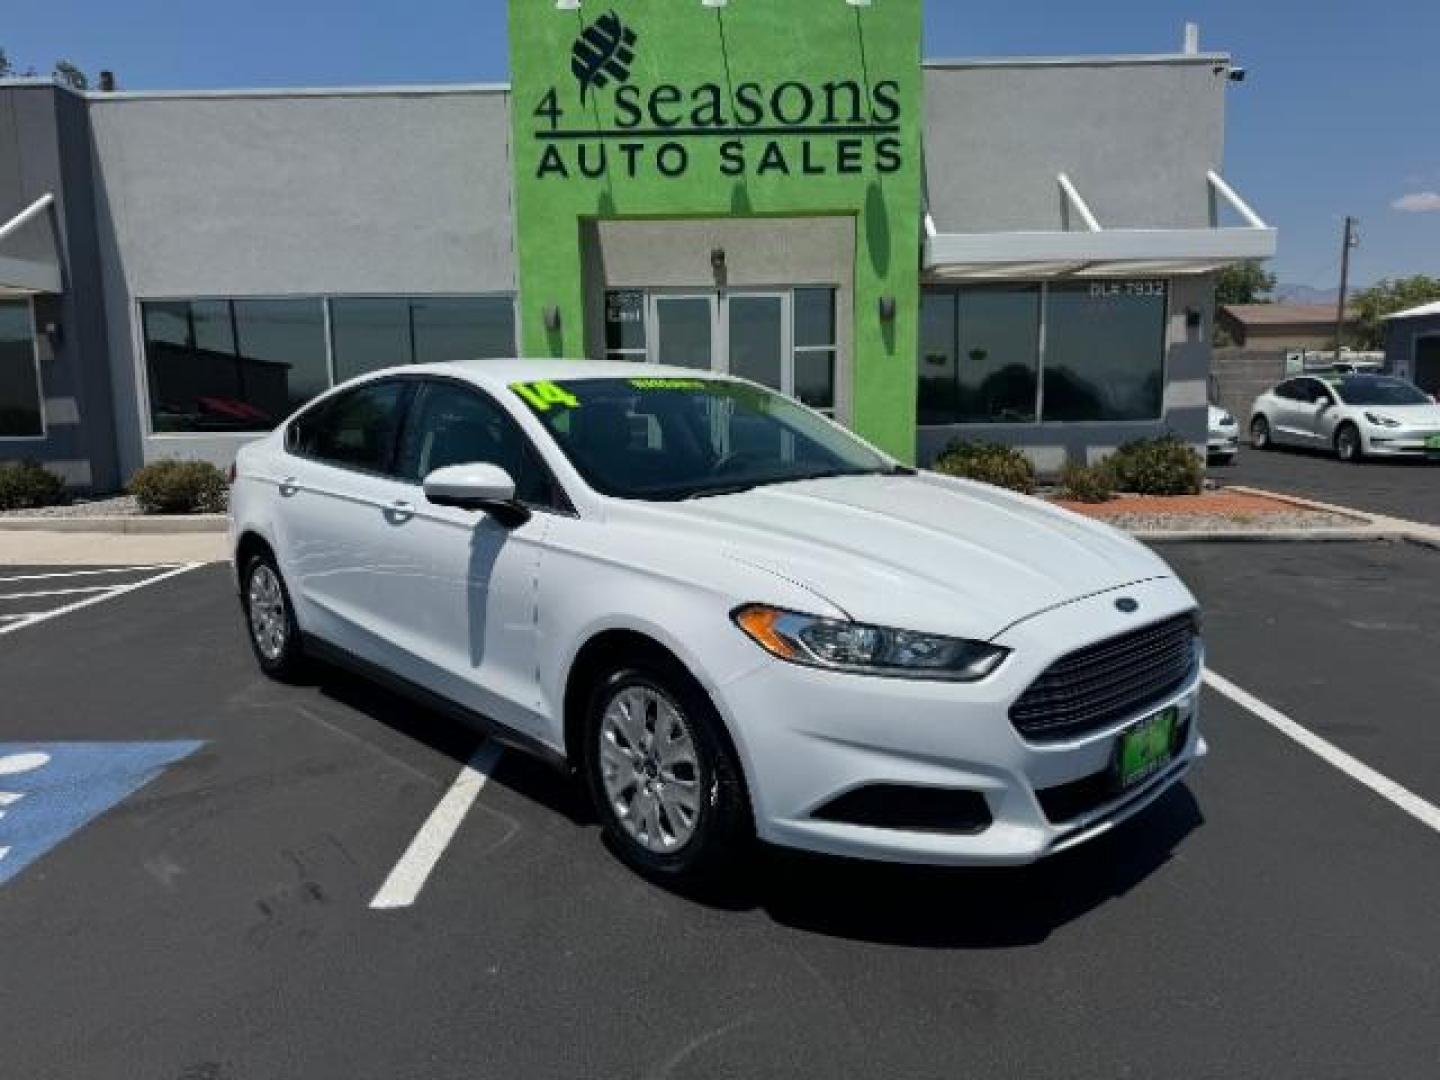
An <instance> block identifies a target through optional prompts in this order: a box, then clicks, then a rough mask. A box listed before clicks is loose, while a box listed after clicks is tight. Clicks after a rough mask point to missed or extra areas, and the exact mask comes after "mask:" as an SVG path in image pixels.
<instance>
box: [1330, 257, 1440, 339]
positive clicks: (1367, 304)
mask: <svg viewBox="0 0 1440 1080" xmlns="http://www.w3.org/2000/svg"><path fill="white" fill-rule="evenodd" d="M1432 300H1440V278H1432V277H1427V276H1426V275H1425V274H1416V275H1415V276H1414V277H1407V278H1382V279H1381V280H1380V281H1378V282H1376V283H1375V284H1374V285H1372V286H1370V288H1368V289H1361V290H1360V291H1359V292H1357V293H1356V294H1355V297H1354V299H1353V300H1351V302H1350V304H1351V306H1352V307H1353V308H1354V310H1355V328H1354V331H1353V335H1354V338H1355V343H1356V347H1357V348H1361V349H1380V348H1384V346H1385V324H1384V322H1383V321H1382V320H1383V319H1384V318H1385V316H1386V315H1391V314H1394V313H1395V312H1397V311H1404V310H1405V309H1406V308H1412V307H1419V306H1420V305H1421V304H1428V303H1430V302H1431V301H1432Z"/></svg>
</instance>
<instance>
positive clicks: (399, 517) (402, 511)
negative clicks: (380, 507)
mask: <svg viewBox="0 0 1440 1080" xmlns="http://www.w3.org/2000/svg"><path fill="white" fill-rule="evenodd" d="M414 516H415V507H414V505H413V504H412V503H408V502H406V501H405V500H404V499H396V500H395V501H394V502H392V503H391V504H390V505H389V506H387V507H385V517H386V519H387V520H388V521H390V522H392V523H394V524H397V525H399V524H403V523H405V522H407V521H409V520H410V519H411V518H412V517H414Z"/></svg>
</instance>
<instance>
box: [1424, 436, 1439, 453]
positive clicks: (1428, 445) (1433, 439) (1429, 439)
mask: <svg viewBox="0 0 1440 1080" xmlns="http://www.w3.org/2000/svg"><path fill="white" fill-rule="evenodd" d="M1425 449H1426V450H1440V435H1426V436H1425Z"/></svg>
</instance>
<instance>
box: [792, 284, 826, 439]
mask: <svg viewBox="0 0 1440 1080" xmlns="http://www.w3.org/2000/svg"><path fill="white" fill-rule="evenodd" d="M793 302H794V305H795V312H794V314H795V319H794V322H795V395H794V396H795V397H796V398H798V399H799V400H800V401H802V402H804V403H805V404H806V405H809V406H810V408H812V409H818V410H820V411H821V412H823V413H827V414H833V412H834V410H835V290H834V289H796V290H795V293H794V301H793Z"/></svg>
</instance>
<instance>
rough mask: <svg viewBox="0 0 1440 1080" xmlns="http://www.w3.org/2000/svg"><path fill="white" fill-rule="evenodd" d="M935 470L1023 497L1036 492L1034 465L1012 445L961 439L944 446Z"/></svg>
mask: <svg viewBox="0 0 1440 1080" xmlns="http://www.w3.org/2000/svg"><path fill="white" fill-rule="evenodd" d="M934 467H935V471H936V472H939V473H945V474H946V475H947V476H963V477H965V478H966V479H967V480H979V481H980V482H981V483H985V484H994V485H995V486H996V487H1003V488H1009V489H1010V490H1011V491H1018V492H1020V493H1021V494H1022V495H1029V494H1030V493H1031V492H1033V491H1034V490H1035V466H1034V465H1032V464H1031V463H1030V459H1029V458H1028V457H1026V456H1025V455H1024V454H1023V453H1022V452H1021V451H1019V450H1016V449H1015V448H1014V447H1013V446H1002V445H1001V444H1000V443H992V442H963V441H961V440H959V439H957V440H955V441H954V442H952V443H951V444H950V445H949V446H947V447H945V449H944V451H943V452H942V453H941V454H940V456H939V457H938V458H936V459H935V466H934Z"/></svg>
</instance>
